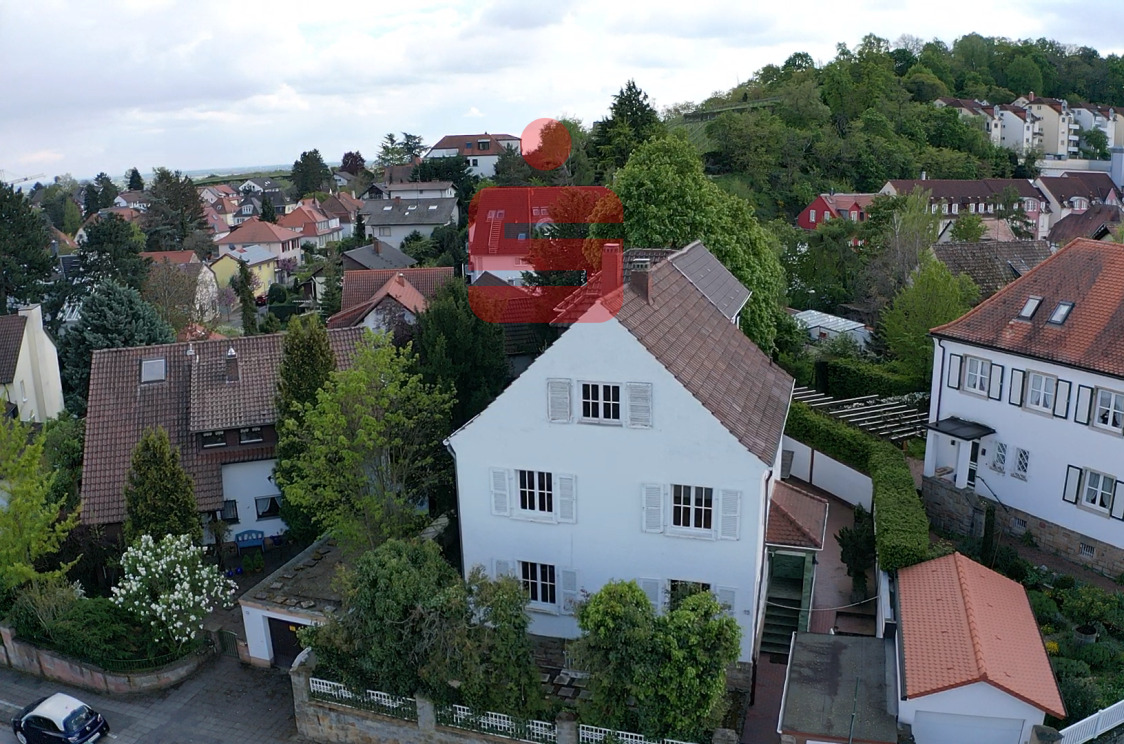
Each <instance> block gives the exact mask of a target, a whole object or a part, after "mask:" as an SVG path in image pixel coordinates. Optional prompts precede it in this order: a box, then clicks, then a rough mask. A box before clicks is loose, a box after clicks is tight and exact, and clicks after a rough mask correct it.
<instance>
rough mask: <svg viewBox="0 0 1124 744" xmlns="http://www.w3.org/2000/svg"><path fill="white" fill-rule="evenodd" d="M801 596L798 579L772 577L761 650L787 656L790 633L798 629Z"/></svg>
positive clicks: (767, 597) (800, 586)
mask: <svg viewBox="0 0 1124 744" xmlns="http://www.w3.org/2000/svg"><path fill="white" fill-rule="evenodd" d="M802 596H803V591H802V582H801V581H800V580H799V579H782V578H777V577H773V578H772V579H771V580H770V581H769V591H768V594H766V600H767V602H768V604H767V605H766V606H765V627H764V630H763V632H762V635H761V652H762V653H766V654H779V655H781V656H788V651H789V648H790V646H791V644H792V634H793V633H794V632H795V631H797V630H799V629H800V600H801V597H802Z"/></svg>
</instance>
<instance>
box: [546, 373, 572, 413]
mask: <svg viewBox="0 0 1124 744" xmlns="http://www.w3.org/2000/svg"><path fill="white" fill-rule="evenodd" d="M570 388H571V385H570V381H569V380H558V379H555V380H547V381H546V397H547V415H548V417H549V419H550V421H551V423H555V424H568V423H570V416H571V410H572V406H571V405H570Z"/></svg>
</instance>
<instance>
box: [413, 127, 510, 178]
mask: <svg viewBox="0 0 1124 744" xmlns="http://www.w3.org/2000/svg"><path fill="white" fill-rule="evenodd" d="M504 148H509V149H513V150H516V151H518V150H519V138H518V137H513V136H512V135H510V134H488V133H487V132H484V133H483V134H450V135H446V136H445V137H442V138H441V139H440V141H438V143H437V144H436V145H434V146H433V147H432V148H430V150H429V152H428V153H426V155H425V159H426V160H431V159H433V158H452V157H457V156H460V157H462V158H464V159H465V160H467V161H468V167H469V170H471V171H472V174H473V175H476V176H482V177H483V178H491V177H492V176H494V175H495V174H496V162H497V161H499V159H500V154H501V153H502V152H503V149H504Z"/></svg>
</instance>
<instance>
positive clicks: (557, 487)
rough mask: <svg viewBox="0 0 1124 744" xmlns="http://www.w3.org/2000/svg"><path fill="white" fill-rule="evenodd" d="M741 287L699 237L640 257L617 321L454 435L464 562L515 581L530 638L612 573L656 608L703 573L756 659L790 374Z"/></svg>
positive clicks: (543, 363) (568, 633)
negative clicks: (658, 256)
mask: <svg viewBox="0 0 1124 744" xmlns="http://www.w3.org/2000/svg"><path fill="white" fill-rule="evenodd" d="M621 294H623V300H622V298H621V296H620V295H621ZM610 297H612V296H610ZM748 297H749V292H748V291H747V290H746V289H745V288H744V287H743V286H742V285H741V284H739V283H738V282H737V280H736V279H734V278H733V277H732V276H731V275H730V274H729V272H727V271H726V270H725V268H723V267H722V265H721V264H720V263H719V262H718V261H717V260H716V259H715V258H714V257H713V256H712V255H711V254H710V253H709V252H708V251H707V250H706V248H705V247H703V246H702V245H701V244H698V243H695V244H692V245H691V246H688V247H687V248H685V249H683V250H682V251H680V252H678V253H676V254H674V255H672V256H671V257H670V258H668V259H667V260H666V261H664V262H663V263H660V264H658V265H656V266H654V267H653V268H651V270H650V271H640V270H634V271H633V273H632V275H631V277H630V282H629V284H628V285H626V286H625V287H624V288H623V289H622V290H618V295H617V297H616V298H615V302H616V303H618V304H620V305H621V307H620V310H619V312H617V313H616V316H615V317H611V318H609V319H606V320H604V321H603V322H578V323H575V324H573V325H571V326H570V327H569V328H568V329H567V330H566V331H565V332H564V333H563V334H562V335H561V337H560V338H559V339H558V340H557V341H556V342H555V343H554V344H553V345H552V346H551V347H550V348H549V349H547V350H546V352H544V353H543V354H542V355H541V356H540V357H539V358H538V359H537V360H536V361H535V362H534V363H533V364H532V365H531V366H530V368H528V369H527V371H525V372H524V373H523V374H522V375H521V376H520V377H519V378H517V379H516V380H515V381H514V382H513V383H512V384H511V385H510V386H509V387H508V388H507V390H505V391H504V392H503V394H501V395H500V396H499V398H497V399H496V400H495V401H494V402H493V403H492V404H491V405H490V406H489V407H488V408H487V409H486V410H485V411H483V412H482V413H481V414H480V415H479V416H477V417H476V418H474V419H473V420H472V421H470V422H468V423H467V424H466V425H465V426H464V427H462V428H461V429H460V430H459V431H457V432H456V433H454V434H453V435H452V436H451V437H450V438H449V440H448V441H447V444H448V446H449V448H450V449H451V451H452V452H453V453H454V456H455V458H456V467H457V490H458V505H459V508H458V514H459V519H460V530H461V543H462V550H463V559H464V561H463V562H464V567H465V571H466V572H467V571H469V570H471V569H472V567H473V566H477V565H481V566H484V567H485V568H486V570H487V571H488V572H489V574H491V575H500V574H512V575H514V576H516V577H518V578H519V579H520V580H521V581H522V582H523V585H524V587H525V589H526V591H527V593H528V596H529V599H530V610H531V612H532V623H531V632H532V633H535V634H538V635H544V636H550V637H556V638H575V637H577V636H578V626H577V621H576V619H575V617H574V616H573V609H574V603H575V602H576V601H578V600H579V599H580V598H581V597H582V595H583V593H593V592H596V591H597V590H598V589H599V588H601V587H602V586H603V585H604V584H606V583H607V582H609V581H612V580H635V581H636V582H637V583H638V584H639V585H640V586H641V587H642V588H643V589H644V591H645V593H646V594H647V595H648V597H649V599H650V600H651V601H652V603H653V605H655V607H656V608H657V610H658V609H660V608H663V607H665V606H666V603H667V600H668V597H669V596H670V595H671V593H672V592H673V591H674V590H676V589H677V588H678V587H677V586H676V585H677V584H679V583H683V584H685V585H686V584H692V585H698V584H702V585H705V587H706V588H709V589H710V590H711V591H712V592H713V593H714V594H715V595H716V596H717V598H718V600H719V601H720V602H721V603H722V604H724V605H726V606H727V607H728V608H729V610H730V611H731V612H732V613H733V615H734V616H735V617H736V618H737V620H738V622H739V624H740V625H741V627H742V629H743V637H742V645H741V653H740V660H741V661H750V660H752V659H753V658H755V656H756V653H755V650H756V648H757V641H758V636H759V626H760V615H761V613H762V611H763V608H764V602H763V597H764V589H765V587H764V583H765V578H764V576H765V566H764V559H765V521H766V515H767V512H768V504H769V495H770V493H771V488H772V485H773V482H774V478H775V477H779V471H780V457H781V436H782V432H783V428H784V422H785V418H786V416H787V412H788V405H789V399H790V397H791V392H792V384H793V383H792V378H790V377H789V376H788V375H787V374H785V372H784V371H783V370H781V369H780V368H779V367H777V366H776V365H774V364H773V363H772V362H771V361H770V360H769V358H768V357H767V356H766V355H765V354H763V353H762V352H761V351H760V350H759V349H758V348H757V347H756V346H754V345H753V343H752V342H751V341H749V339H748V338H747V337H746V336H745V335H744V334H743V333H742V332H741V331H740V330H739V329H738V327H737V325H735V324H734V323H732V322H731V321H732V320H734V321H736V319H737V316H738V313H739V312H740V311H741V309H742V307H743V306H744V305H745V302H746V301H747V299H748ZM613 302H614V299H610V300H609V301H608V302H607V303H600V302H599V303H598V304H597V305H595V306H594V307H593V308H592V309H591V310H590V313H596V312H598V311H600V310H602V309H603V307H604V306H605V304H608V305H612V304H613ZM586 317H587V318H588V317H590V316H589V315H587V316H586Z"/></svg>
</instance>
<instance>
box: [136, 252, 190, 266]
mask: <svg viewBox="0 0 1124 744" xmlns="http://www.w3.org/2000/svg"><path fill="white" fill-rule="evenodd" d="M141 255H142V256H144V257H145V258H148V259H151V260H152V261H153V262H156V261H167V262H168V263H173V264H186V263H199V256H197V255H196V254H195V251H143V252H141Z"/></svg>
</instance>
